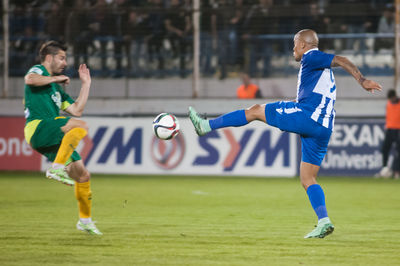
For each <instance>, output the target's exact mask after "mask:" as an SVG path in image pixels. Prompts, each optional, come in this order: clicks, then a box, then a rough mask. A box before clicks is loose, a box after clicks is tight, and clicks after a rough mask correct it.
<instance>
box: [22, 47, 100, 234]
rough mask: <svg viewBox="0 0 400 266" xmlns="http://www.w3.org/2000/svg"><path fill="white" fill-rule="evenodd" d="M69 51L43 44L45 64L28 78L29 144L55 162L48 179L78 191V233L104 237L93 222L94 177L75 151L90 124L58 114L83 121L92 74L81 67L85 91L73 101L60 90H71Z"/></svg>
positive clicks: (26, 132)
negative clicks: (64, 86) (66, 87)
mask: <svg viewBox="0 0 400 266" xmlns="http://www.w3.org/2000/svg"><path fill="white" fill-rule="evenodd" d="M66 50H67V48H66V47H65V46H64V45H62V44H60V43H58V42H55V41H49V42H46V43H44V44H43V45H42V46H41V48H40V51H39V56H40V62H41V64H39V65H35V66H33V67H32V68H31V69H29V71H28V73H27V74H26V75H25V99H24V103H25V118H26V124H25V129H24V133H25V139H26V141H27V142H28V143H29V144H30V145H31V146H32V148H33V149H35V150H36V151H38V152H39V153H41V154H43V155H44V156H46V157H47V158H48V159H49V160H50V161H52V162H53V164H52V166H51V167H50V168H49V169H48V170H47V171H46V176H47V177H48V178H50V179H54V180H57V181H60V182H62V183H64V184H67V185H70V186H73V185H75V196H76V199H77V200H78V207H79V221H78V223H77V225H76V226H77V228H78V229H79V230H82V231H86V232H88V233H90V234H95V235H101V234H102V233H101V232H100V231H99V230H98V229H97V227H96V225H95V224H94V222H93V221H92V219H91V207H92V202H91V197H92V192H91V190H90V173H89V171H88V170H87V169H86V167H85V165H84V164H83V161H82V159H81V157H80V155H79V154H78V153H77V152H76V151H75V148H76V147H77V146H78V144H79V142H80V141H81V140H82V139H83V138H84V137H85V136H86V135H87V132H88V126H87V124H86V122H84V121H82V120H79V119H76V118H71V117H64V116H60V115H59V113H60V110H63V111H65V112H67V113H69V114H70V115H72V116H77V117H80V116H81V115H82V113H83V110H84V108H85V105H86V102H87V99H88V96H89V90H90V84H91V76H90V71H89V69H88V68H87V66H86V65H85V64H82V65H80V66H79V78H80V80H81V82H82V87H81V90H80V93H79V96H78V98H77V99H76V101H74V100H73V99H72V98H71V97H70V96H69V95H68V94H67V93H65V92H64V90H63V89H62V87H61V85H60V84H69V82H70V79H69V77H67V76H65V75H62V74H61V73H62V72H63V70H64V69H65V67H66V66H67V60H66Z"/></svg>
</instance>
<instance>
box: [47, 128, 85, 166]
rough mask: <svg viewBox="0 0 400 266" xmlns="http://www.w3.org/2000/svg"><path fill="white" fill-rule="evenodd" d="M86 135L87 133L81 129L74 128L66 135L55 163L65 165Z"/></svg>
mask: <svg viewBox="0 0 400 266" xmlns="http://www.w3.org/2000/svg"><path fill="white" fill-rule="evenodd" d="M86 134H87V131H86V130H85V129H83V128H80V127H77V128H73V129H71V130H70V131H68V132H67V133H65V135H64V137H63V139H62V141H61V145H60V148H59V149H58V152H57V156H56V159H55V160H54V163H58V164H65V163H66V162H67V160H68V158H69V157H71V155H72V153H73V152H74V150H75V148H76V147H77V146H78V144H79V141H81V139H83V138H84V137H85V136H86Z"/></svg>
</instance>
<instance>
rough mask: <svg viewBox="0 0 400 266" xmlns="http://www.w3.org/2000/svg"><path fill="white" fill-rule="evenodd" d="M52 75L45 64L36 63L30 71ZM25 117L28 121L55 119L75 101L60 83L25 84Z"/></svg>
mask: <svg viewBox="0 0 400 266" xmlns="http://www.w3.org/2000/svg"><path fill="white" fill-rule="evenodd" d="M29 73H35V74H39V75H42V76H50V74H49V72H48V71H47V70H46V68H45V67H44V66H43V65H35V66H33V67H32V68H31V69H29V71H28V73H27V74H29ZM24 102H25V119H26V123H29V122H30V121H33V120H43V119H54V118H55V117H57V116H59V115H60V110H65V109H67V108H68V106H70V105H71V104H73V103H74V100H73V99H72V98H71V97H70V96H69V95H68V94H67V93H65V92H64V90H63V89H62V87H61V86H60V85H59V84H58V83H50V84H47V85H44V86H39V87H35V86H29V85H26V84H25V101H24Z"/></svg>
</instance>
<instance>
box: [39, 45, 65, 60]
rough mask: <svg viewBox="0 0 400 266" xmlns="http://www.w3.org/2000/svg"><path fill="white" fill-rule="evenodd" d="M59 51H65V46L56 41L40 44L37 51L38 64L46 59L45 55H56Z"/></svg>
mask: <svg viewBox="0 0 400 266" xmlns="http://www.w3.org/2000/svg"><path fill="white" fill-rule="evenodd" d="M60 50H63V51H64V52H65V51H67V46H65V45H64V44H62V43H59V42H57V41H48V42H45V43H44V44H42V46H41V47H40V50H39V57H40V62H43V61H44V60H45V59H46V55H48V54H51V55H56V54H58V52H59V51H60Z"/></svg>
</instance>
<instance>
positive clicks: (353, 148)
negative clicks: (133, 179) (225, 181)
mask: <svg viewBox="0 0 400 266" xmlns="http://www.w3.org/2000/svg"><path fill="white" fill-rule="evenodd" d="M85 121H87V122H88V124H89V129H90V130H89V135H88V136H87V137H86V138H85V139H84V140H83V141H82V143H81V144H80V145H79V147H78V151H79V152H80V154H81V156H82V158H83V160H84V161H85V164H86V165H87V167H88V169H89V170H90V171H91V172H93V173H114V174H120V173H122V174H132V173H134V174H171V175H185V174H193V173H196V174H199V175H207V174H210V175H229V176H231V175H236V176H238V175H239V176H262V177H268V176H295V175H296V174H298V173H297V171H298V167H297V165H298V164H299V161H300V156H301V155H300V153H301V148H300V141H299V138H298V137H297V136H296V135H294V134H288V133H284V132H281V131H280V130H278V129H276V128H272V127H265V126H264V125H263V124H262V123H254V124H251V125H249V126H247V127H243V128H236V129H235V130H232V129H229V128H227V129H224V130H221V131H215V132H213V133H212V134H209V135H207V136H205V137H202V138H199V137H198V136H197V135H196V134H195V132H194V130H193V128H192V125H191V124H190V121H189V119H187V118H185V119H183V118H180V119H179V121H180V124H181V132H180V134H179V135H178V136H177V137H176V138H174V139H172V140H170V141H162V140H159V139H157V138H156V137H155V136H154V134H153V132H152V127H151V119H149V118H148V117H138V118H104V117H91V118H86V119H85ZM0 124H2V125H4V124H7V125H9V126H7V127H6V128H4V129H3V130H1V132H0V170H36V171H37V170H42V171H44V170H46V169H47V168H48V167H49V165H50V162H48V161H47V160H46V158H45V157H43V156H41V155H40V154H39V153H37V152H36V151H33V150H32V149H31V148H30V146H29V145H28V144H27V143H26V142H25V140H24V136H23V127H24V119H23V118H22V117H9V118H4V117H3V118H0ZM383 138H384V128H383V121H382V120H380V119H378V120H377V119H349V118H347V119H338V120H337V121H336V125H335V132H334V133H333V135H332V138H331V141H330V144H329V148H328V153H327V155H326V157H325V159H324V161H323V163H322V165H321V170H320V172H321V174H323V175H328V176H373V175H375V174H376V173H378V172H379V170H380V169H381V166H382V155H381V153H380V145H381V142H382V140H383ZM391 160H392V159H390V161H391Z"/></svg>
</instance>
